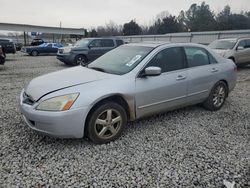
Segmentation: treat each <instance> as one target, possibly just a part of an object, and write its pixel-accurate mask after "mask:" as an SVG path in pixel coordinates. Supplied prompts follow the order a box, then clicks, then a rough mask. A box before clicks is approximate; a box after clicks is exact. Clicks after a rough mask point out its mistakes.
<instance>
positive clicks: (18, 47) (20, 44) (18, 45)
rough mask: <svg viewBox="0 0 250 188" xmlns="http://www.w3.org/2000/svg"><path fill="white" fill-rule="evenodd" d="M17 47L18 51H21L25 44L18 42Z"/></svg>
mask: <svg viewBox="0 0 250 188" xmlns="http://www.w3.org/2000/svg"><path fill="white" fill-rule="evenodd" d="M15 46H16V51H21V49H22V47H23V43H20V42H17V43H15Z"/></svg>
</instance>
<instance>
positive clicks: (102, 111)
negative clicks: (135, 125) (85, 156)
mask: <svg viewBox="0 0 250 188" xmlns="http://www.w3.org/2000/svg"><path fill="white" fill-rule="evenodd" d="M236 70H237V69H236V65H235V64H234V63H233V62H232V61H230V60H228V59H225V58H223V57H221V56H219V55H217V54H216V53H214V52H213V51H212V50H211V49H209V48H207V47H205V46H203V45H198V44H189V43H187V44H184V43H183V44H181V43H179V44H178V43H176V44H173V43H166V42H161V43H136V44H128V45H123V46H121V47H118V48H116V49H114V50H111V51H110V52H108V53H106V54H104V55H103V56H101V57H99V58H98V59H97V60H95V61H94V62H92V63H90V64H89V65H88V67H74V68H69V69H65V70H62V71H57V72H54V73H49V74H47V75H44V76H40V77H38V78H35V79H33V80H32V81H31V82H30V83H29V84H28V85H27V87H25V89H24V90H23V91H22V92H21V95H20V108H21V112H22V114H23V116H24V119H25V121H26V123H27V124H28V126H29V127H30V128H32V129H34V130H36V131H39V132H43V133H46V134H50V135H54V136H58V137H74V138H81V137H83V136H84V135H86V136H88V137H89V138H90V139H91V140H92V141H93V142H95V143H106V142H110V141H112V140H115V139H117V138H118V137H119V136H120V135H121V133H122V131H123V129H124V128H125V126H126V124H127V121H128V120H131V121H132V120H135V119H138V118H142V117H145V116H149V115H152V114H157V113H162V112H165V111H168V110H173V109H176V108H180V107H183V106H187V105H193V104H198V103H202V104H203V105H204V107H206V108H207V109H209V110H212V111H215V110H219V109H220V108H221V107H222V106H223V104H224V102H225V100H226V98H227V97H228V94H229V92H230V91H232V90H233V88H234V87H235V85H236Z"/></svg>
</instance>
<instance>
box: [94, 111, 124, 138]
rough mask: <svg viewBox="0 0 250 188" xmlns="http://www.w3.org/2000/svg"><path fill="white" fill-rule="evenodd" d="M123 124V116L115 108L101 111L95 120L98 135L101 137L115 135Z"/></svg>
mask: <svg viewBox="0 0 250 188" xmlns="http://www.w3.org/2000/svg"><path fill="white" fill-rule="evenodd" d="M121 125H122V116H121V114H120V112H118V111H117V110H115V109H107V110H105V111H103V112H102V113H100V115H99V116H98V118H97V119H96V121H95V132H96V135H97V136H98V137H99V138H101V139H109V138H112V137H114V136H115V135H116V134H117V133H118V132H119V130H120V128H121Z"/></svg>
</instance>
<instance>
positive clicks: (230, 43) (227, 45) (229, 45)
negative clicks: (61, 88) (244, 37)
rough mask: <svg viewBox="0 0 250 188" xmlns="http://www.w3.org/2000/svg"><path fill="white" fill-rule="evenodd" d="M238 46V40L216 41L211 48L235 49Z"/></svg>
mask: <svg viewBox="0 0 250 188" xmlns="http://www.w3.org/2000/svg"><path fill="white" fill-rule="evenodd" d="M235 44H236V40H216V41H214V42H212V43H211V44H209V47H210V48H212V49H222V50H227V49H233V47H234V46H235Z"/></svg>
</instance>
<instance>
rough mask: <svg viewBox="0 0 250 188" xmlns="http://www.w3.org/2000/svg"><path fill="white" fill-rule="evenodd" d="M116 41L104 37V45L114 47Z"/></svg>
mask: <svg viewBox="0 0 250 188" xmlns="http://www.w3.org/2000/svg"><path fill="white" fill-rule="evenodd" d="M114 46H115V44H114V41H113V40H111V39H102V47H114Z"/></svg>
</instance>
